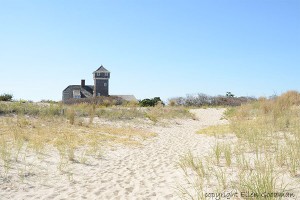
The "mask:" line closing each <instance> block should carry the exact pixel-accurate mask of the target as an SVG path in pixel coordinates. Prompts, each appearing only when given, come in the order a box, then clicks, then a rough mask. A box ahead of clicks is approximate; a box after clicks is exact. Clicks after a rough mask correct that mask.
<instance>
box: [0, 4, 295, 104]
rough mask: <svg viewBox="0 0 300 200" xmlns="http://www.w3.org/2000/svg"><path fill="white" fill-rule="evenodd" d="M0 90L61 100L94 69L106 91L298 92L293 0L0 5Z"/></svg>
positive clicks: (177, 93)
mask: <svg viewBox="0 0 300 200" xmlns="http://www.w3.org/2000/svg"><path fill="white" fill-rule="evenodd" d="M0 22H1V23H0V93H12V94H13V95H14V98H15V99H20V98H22V99H28V100H34V101H38V100H41V99H52V100H60V99H61V95H62V90H63V89H64V88H65V87H67V86H68V85H72V84H80V80H81V79H86V83H87V84H93V78H92V72H93V71H94V70H96V69H97V68H98V67H99V66H100V65H101V64H103V65H104V67H106V68H107V69H108V70H109V71H111V79H110V94H134V95H135V96H136V97H137V98H139V99H141V98H146V97H155V96H160V97H162V98H163V99H164V100H166V99H168V98H171V97H176V96H185V95H186V94H195V93H206V94H209V95H218V94H225V93H226V92H227V91H231V92H232V93H233V94H235V95H237V96H245V95H248V96H269V95H273V94H274V93H276V94H280V93H282V92H284V91H286V90H290V89H294V90H300V65H299V64H300V1H299V0H219V1H217V0H203V1H201V0H196V1H189V0H186V1H185V0H180V1H176V0H122V1H121V0H120V1H118V0H114V1H112V0H106V1H101V0H93V1H92V0H86V1H83V0H69V1H67V0H65V1H59V0H49V1H41V0H26V1H24V0H19V1H18V0H0Z"/></svg>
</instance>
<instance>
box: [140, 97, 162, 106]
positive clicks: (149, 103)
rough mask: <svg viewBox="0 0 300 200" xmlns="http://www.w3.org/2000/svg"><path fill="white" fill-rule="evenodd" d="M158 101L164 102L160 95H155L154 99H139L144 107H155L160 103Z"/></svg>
mask: <svg viewBox="0 0 300 200" xmlns="http://www.w3.org/2000/svg"><path fill="white" fill-rule="evenodd" d="M158 102H162V100H161V99H160V97H154V98H153V99H143V100H141V101H139V105H140V106H142V107H151V106H152V107H154V106H156V105H157V104H158ZM162 104H163V103H162ZM163 105H164V104H163Z"/></svg>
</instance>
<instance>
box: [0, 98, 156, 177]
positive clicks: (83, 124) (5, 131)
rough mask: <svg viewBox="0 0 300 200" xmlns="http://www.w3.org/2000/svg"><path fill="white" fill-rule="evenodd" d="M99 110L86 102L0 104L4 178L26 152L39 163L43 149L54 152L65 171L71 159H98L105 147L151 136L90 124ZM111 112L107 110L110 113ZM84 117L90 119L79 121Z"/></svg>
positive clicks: (0, 159) (0, 153)
mask: <svg viewBox="0 0 300 200" xmlns="http://www.w3.org/2000/svg"><path fill="white" fill-rule="evenodd" d="M101 109H103V108H99V107H98V108H97V107H96V106H95V105H87V104H80V105H72V106H65V105H61V104H42V105H38V104H35V103H19V102H10V103H0V111H1V113H2V116H1V117H0V173H1V175H2V176H5V177H7V175H8V174H9V170H10V169H11V168H12V167H13V168H17V166H18V165H19V164H18V163H19V162H23V161H21V160H20V158H21V157H23V158H24V157H26V155H27V154H29V155H31V156H33V155H32V153H34V154H35V155H36V156H37V158H38V159H39V160H40V162H43V159H44V156H45V150H46V149H47V151H48V150H49V149H50V150H53V152H57V153H58V155H59V157H60V160H59V162H58V163H57V165H58V169H59V170H60V171H61V172H64V173H65V172H68V170H69V167H68V166H69V165H70V164H72V163H74V162H76V163H83V164H84V163H87V162H88V160H89V159H92V158H93V159H95V158H96V159H99V158H101V155H102V152H103V149H104V148H106V147H107V146H111V145H118V144H121V145H139V144H141V142H142V141H144V140H145V139H147V138H149V137H153V136H155V134H154V133H150V132H147V131H144V130H141V129H137V128H128V127H121V128H116V127H111V126H105V125H101V124H96V123H93V118H94V117H95V116H96V115H97V112H98V111H99V110H101ZM116 109H117V108H116ZM107 110H109V108H107ZM120 110H121V109H120ZM124 110H125V109H124ZM113 111H114V110H111V111H108V112H112V113H111V115H113ZM129 112H130V111H128V113H129ZM133 112H135V111H133ZM136 112H139V111H136ZM85 116H86V117H89V118H90V119H89V120H83V117H85ZM21 171H22V173H21V174H24V173H26V172H24V170H23V169H22V170H21ZM2 172H3V173H2ZM20 177H23V178H24V176H20Z"/></svg>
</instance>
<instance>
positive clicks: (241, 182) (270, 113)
mask: <svg viewBox="0 0 300 200" xmlns="http://www.w3.org/2000/svg"><path fill="white" fill-rule="evenodd" d="M225 118H226V119H227V120H228V121H229V122H230V123H229V125H227V126H226V125H217V126H212V127H207V128H205V129H203V130H200V131H198V133H201V134H207V135H210V136H215V137H217V136H218V135H226V134H228V133H233V134H235V136H236V138H235V139H234V140H232V139H226V137H222V138H218V140H219V141H217V143H216V145H215V146H214V147H213V149H212V152H211V154H210V157H209V161H210V160H211V159H212V158H214V159H215V160H216V162H215V163H214V162H211V161H210V162H209V163H210V165H211V164H213V166H212V167H210V168H209V169H211V170H212V172H215V173H214V174H215V177H217V180H216V181H215V185H214V186H212V187H217V188H220V190H221V191H223V192H224V191H226V190H228V189H230V190H237V191H239V192H240V193H241V192H248V193H250V194H252V193H253V194H257V195H258V196H256V197H253V198H254V199H278V198H280V197H274V196H272V195H270V196H266V195H265V194H274V193H280V192H290V193H294V192H297V190H298V189H299V188H300V93H298V92H296V91H288V92H286V93H284V94H282V95H281V96H279V97H277V98H272V99H266V98H259V99H258V100H257V101H255V102H251V103H247V104H244V105H241V106H240V107H235V108H229V109H228V110H227V111H226V112H225ZM228 138H230V137H228ZM224 140H225V142H226V140H229V141H230V144H232V145H229V144H228V143H227V142H226V143H224ZM220 141H222V143H221V142H220ZM233 141H234V142H233ZM223 155H224V156H223ZM194 159H196V158H194ZM206 164H207V163H206ZM204 168H205V166H204ZM228 171H229V172H230V171H234V172H235V173H228ZM208 174H210V173H208ZM186 176H190V175H186ZM203 188H205V187H203ZM194 189H195V190H197V188H194ZM202 191H203V190H202ZM198 192H200V191H198ZM264 195H265V196H264ZM295 195H296V196H297V195H298V197H299V195H300V194H299V193H298V194H295ZM193 198H195V196H193ZM248 198H252V197H248Z"/></svg>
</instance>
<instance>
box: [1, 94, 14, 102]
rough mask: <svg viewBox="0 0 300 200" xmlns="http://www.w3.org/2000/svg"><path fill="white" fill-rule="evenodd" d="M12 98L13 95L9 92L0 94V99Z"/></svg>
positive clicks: (7, 99)
mask: <svg viewBox="0 0 300 200" xmlns="http://www.w3.org/2000/svg"><path fill="white" fill-rule="evenodd" d="M12 98H13V95H11V94H2V95H0V101H11V100H12Z"/></svg>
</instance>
